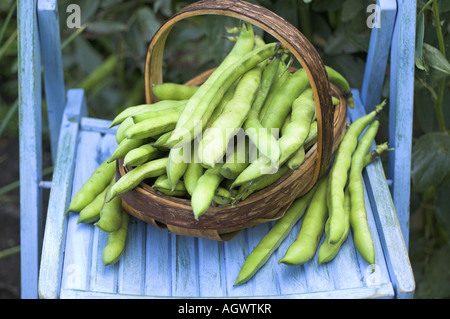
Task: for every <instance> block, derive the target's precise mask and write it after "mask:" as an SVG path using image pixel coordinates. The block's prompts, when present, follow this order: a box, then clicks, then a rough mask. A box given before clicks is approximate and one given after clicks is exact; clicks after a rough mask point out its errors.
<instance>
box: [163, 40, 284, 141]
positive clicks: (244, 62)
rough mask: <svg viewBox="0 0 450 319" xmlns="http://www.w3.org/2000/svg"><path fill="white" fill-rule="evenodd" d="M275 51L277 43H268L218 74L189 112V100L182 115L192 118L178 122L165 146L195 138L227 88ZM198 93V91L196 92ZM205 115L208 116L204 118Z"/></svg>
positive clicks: (190, 100)
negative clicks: (188, 113)
mask: <svg viewBox="0 0 450 319" xmlns="http://www.w3.org/2000/svg"><path fill="white" fill-rule="evenodd" d="M277 49H278V44H277V43H270V44H267V45H265V46H263V47H261V48H258V49H255V50H252V51H251V52H249V53H248V54H246V55H244V56H243V57H241V59H239V60H238V61H237V62H236V63H235V64H233V65H232V66H231V67H229V68H228V69H226V70H225V71H223V73H221V74H220V76H219V77H218V78H217V80H216V81H215V82H214V83H213V84H214V85H213V86H212V87H211V88H209V89H208V90H207V92H205V94H204V95H202V96H201V100H200V101H195V100H194V101H195V103H196V107H195V109H194V110H189V109H190V103H191V102H192V101H193V98H194V96H193V97H192V98H191V99H189V101H188V104H187V105H186V107H185V109H184V111H183V114H184V113H185V112H186V110H188V111H189V112H191V114H192V116H190V117H189V120H188V121H186V122H182V121H178V123H177V126H176V128H175V130H174V132H173V134H172V136H171V137H170V139H169V141H167V143H166V144H168V146H169V147H173V146H174V145H176V144H178V143H180V142H182V141H188V140H192V139H193V138H195V136H197V135H198V134H199V133H200V132H201V131H200V132H196V130H195V129H196V127H197V126H198V125H199V122H201V123H200V124H201V125H202V129H203V128H204V127H205V126H206V123H207V120H208V119H209V117H210V114H211V113H212V112H213V110H214V108H215V107H216V106H217V104H218V103H219V102H220V99H221V98H222V97H223V95H224V93H225V92H226V91H227V90H228V88H229V87H230V86H231V85H232V84H233V83H234V82H235V81H236V80H237V79H239V78H240V77H241V76H242V75H243V74H245V73H246V72H248V71H249V70H251V69H252V68H254V67H255V66H256V65H258V64H259V63H260V62H262V61H264V60H265V59H267V58H269V57H270V56H272V55H274V54H275V53H276V50H277ZM205 83H206V82H205ZM202 86H203V85H202ZM199 91H200V89H199V90H198V91H197V92H199ZM205 114H209V116H205ZM180 118H181V117H180Z"/></svg>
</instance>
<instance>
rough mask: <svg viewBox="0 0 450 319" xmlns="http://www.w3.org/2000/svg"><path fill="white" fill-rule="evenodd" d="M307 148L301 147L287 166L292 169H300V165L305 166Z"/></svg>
mask: <svg viewBox="0 0 450 319" xmlns="http://www.w3.org/2000/svg"><path fill="white" fill-rule="evenodd" d="M305 155H306V153H305V148H304V147H303V145H302V146H300V148H299V149H298V150H297V151H296V152H295V153H294V154H293V155H292V156H291V157H290V158H289V159H288V161H287V163H286V166H287V167H289V168H290V169H296V168H299V167H300V165H302V164H303V161H304V160H305Z"/></svg>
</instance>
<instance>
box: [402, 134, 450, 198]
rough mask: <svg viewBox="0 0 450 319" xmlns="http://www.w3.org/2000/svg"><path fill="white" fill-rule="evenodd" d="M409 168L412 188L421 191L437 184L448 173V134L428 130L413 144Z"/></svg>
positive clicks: (449, 136)
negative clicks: (411, 160) (428, 131)
mask: <svg viewBox="0 0 450 319" xmlns="http://www.w3.org/2000/svg"><path fill="white" fill-rule="evenodd" d="M412 157H413V158H414V160H413V163H412V168H411V170H412V171H411V173H412V182H413V183H412V185H413V190H414V191H416V192H423V191H425V190H426V189H427V188H428V187H431V186H438V185H439V184H441V182H442V181H443V180H444V178H445V177H446V175H447V174H449V173H450V135H448V134H446V133H440V132H430V133H427V134H424V135H422V136H421V137H419V138H418V139H417V141H416V142H415V143H414V145H413V151H412Z"/></svg>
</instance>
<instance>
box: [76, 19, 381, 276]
mask: <svg viewBox="0 0 450 319" xmlns="http://www.w3.org/2000/svg"><path fill="white" fill-rule="evenodd" d="M227 30H228V32H230V33H233V35H232V36H230V37H227V39H228V40H230V39H231V40H232V41H233V42H234V44H233V48H232V50H231V51H230V52H229V53H228V54H227V56H226V57H225V59H224V60H223V61H222V62H221V63H220V64H219V66H218V67H217V68H216V69H215V70H214V71H213V72H212V73H211V75H210V76H209V77H208V78H207V79H206V80H205V82H204V83H202V84H201V85H198V86H187V85H184V84H178V83H161V84H157V85H154V86H153V88H152V89H153V93H154V95H155V96H156V97H157V98H158V99H159V101H158V102H154V103H151V104H142V105H136V106H130V107H127V108H125V109H124V110H123V111H122V112H120V113H119V114H118V115H117V116H116V117H115V118H114V119H113V121H112V123H111V127H117V131H116V135H115V136H116V140H117V143H118V145H117V147H116V149H115V150H114V152H113V154H111V156H110V157H109V158H108V159H107V160H105V161H104V162H103V163H102V164H101V165H100V166H99V167H98V168H97V169H96V171H95V172H94V173H93V174H92V175H91V176H90V178H89V179H88V180H87V181H86V183H85V184H84V185H83V186H82V187H81V189H80V190H79V191H78V192H77V193H76V194H75V195H74V197H73V199H72V201H71V203H70V205H69V208H68V211H72V212H79V220H78V222H79V223H93V224H94V225H95V226H96V227H98V228H99V229H100V230H102V231H105V232H107V233H108V240H107V244H106V247H105V248H104V255H103V260H104V264H105V265H110V264H113V263H115V262H116V261H117V260H119V258H120V256H121V255H122V253H123V250H124V248H125V241H126V236H127V226H128V214H127V213H126V212H124V211H123V209H122V206H121V197H120V195H122V194H124V193H126V192H128V191H130V190H132V189H134V188H135V187H136V186H138V185H139V184H140V183H141V182H143V181H144V182H146V183H147V184H148V185H150V186H152V187H153V188H154V189H155V190H157V191H159V192H161V193H163V194H166V195H169V196H174V197H182V198H186V199H189V200H190V202H191V206H192V211H193V215H194V217H195V219H199V218H200V217H201V215H203V214H205V213H206V212H207V210H208V208H209V207H211V206H219V207H220V206H221V205H236V204H237V203H238V202H240V201H243V200H245V199H246V198H247V197H248V196H250V195H251V194H253V193H255V192H257V191H260V190H263V189H264V188H266V187H268V186H269V185H271V184H273V183H275V182H276V181H277V180H279V179H280V178H281V177H282V176H283V175H285V174H286V173H287V172H288V171H289V170H292V169H296V168H298V167H299V166H300V165H301V164H302V162H303V160H304V157H305V153H306V152H307V150H308V149H309V148H310V147H311V146H312V145H313V144H314V143H315V142H316V140H317V120H316V109H315V102H314V97H313V92H312V89H311V86H310V83H309V80H308V77H307V74H306V72H305V70H304V69H303V68H300V69H298V70H295V71H293V72H290V71H289V67H290V64H291V62H292V58H291V59H289V56H290V54H289V52H288V51H287V50H286V49H284V48H283V47H282V46H281V45H280V43H276V42H273V43H265V42H264V41H263V40H262V39H261V38H260V37H258V36H257V35H255V33H254V30H253V27H252V25H251V24H249V23H244V24H243V25H242V27H241V28H238V29H227ZM325 68H326V71H327V74H328V78H329V80H330V81H331V82H333V83H335V84H336V85H337V86H339V87H340V88H341V89H342V91H343V92H345V94H347V95H346V96H347V103H348V105H349V107H353V100H352V98H351V94H350V86H349V84H348V82H347V81H346V79H345V78H344V77H343V76H342V75H341V74H339V73H338V72H336V71H335V70H333V69H332V68H330V67H328V66H326V67H325ZM337 103H339V100H338V99H337V98H335V97H333V104H334V105H336V104H337ZM377 111H378V110H377ZM375 114H376V112H375V113H374V114H372V115H370V116H371V117H370V118H369V117H367V120H365V121H364V122H363V119H361V120H358V121H356V122H355V123H353V124H352V125H351V126H350V128H349V129H348V132H347V133H346V135H345V137H344V139H343V141H342V143H341V146H340V147H339V149H338V151H337V154H336V159H335V161H334V163H335V164H334V165H333V168H332V169H331V171H330V174H329V178H327V180H328V182H324V181H321V182H320V183H318V184H317V185H316V186H315V188H314V191H310V192H309V193H308V194H307V195H305V196H304V197H302V198H301V199H298V200H297V201H296V202H295V203H294V204H293V205H292V206H291V207H290V208H289V211H288V212H287V213H286V215H285V216H284V217H283V218H282V219H281V220H280V221H279V223H277V225H282V224H286V219H289V218H290V219H291V221H288V222H287V223H288V224H289V225H290V226H275V227H274V229H275V230H271V231H270V234H271V233H273V232H276V229H278V228H280V227H281V228H283V229H282V230H281V232H282V233H283V234H282V235H281V236H285V235H286V232H287V231H288V229H289V227H292V223H293V222H294V221H297V220H298V219H299V217H300V215H299V214H298V211H299V208H298V207H300V208H301V209H300V210H304V209H305V208H306V206H307V204H308V203H309V201H310V200H311V198H312V197H313V195H314V198H313V201H312V203H311V205H310V207H315V208H314V210H313V211H314V214H313V215H314V216H312V217H314V218H311V223H317V219H318V218H319V217H320V223H324V220H325V216H326V214H327V212H328V211H329V212H330V218H329V220H330V222H329V223H327V226H326V227H325V231H326V232H327V236H330V240H331V241H330V242H329V245H330V247H329V248H327V249H328V250H333V249H335V247H336V246H337V245H338V244H339V242H341V241H342V240H343V239H344V237H345V235H344V233H346V231H348V227H346V222H347V221H348V219H349V218H348V217H346V209H344V208H346V207H347V206H344V203H347V198H350V197H348V196H344V191H343V190H344V187H345V186H346V180H347V171H348V170H349V167H350V162H349V161H350V160H351V161H352V163H351V164H352V165H351V167H352V172H351V173H350V177H349V178H350V183H349V185H348V187H347V188H346V189H349V191H346V192H345V194H348V193H350V192H354V193H356V192H360V191H361V190H360V188H358V185H359V183H360V174H361V170H362V167H363V165H364V163H363V162H362V161H361V158H364V156H366V155H367V156H369V153H368V149H366V148H367V147H365V148H364V149H362V150H360V152H359V153H358V156H357V157H356V159H355V163H353V158H355V156H356V152H355V155H354V157H353V158H352V157H351V154H352V153H353V152H352V150H353V149H354V148H355V145H356V144H355V143H356V142H357V138H358V137H359V134H358V132H362V130H363V126H364V124H366V123H368V122H369V121H370V119H372V120H373V118H374V117H375ZM357 122H358V123H361V124H360V125H359V126H358V127H357V128H354V127H355V124H356V123H357ZM241 132H243V133H244V134H241ZM371 132H372V130H371ZM367 139H369V138H367ZM372 140H373V138H372ZM360 144H361V142H360ZM230 145H233V147H230ZM234 145H236V146H235V147H234ZM368 146H370V143H369V144H368ZM341 148H344V150H343V151H341ZM358 149H359V147H358ZM380 149H382V148H380ZM349 155H350V157H349ZM119 159H121V160H123V165H124V166H127V167H130V168H131V169H129V170H128V171H127V173H126V174H125V175H123V176H122V177H121V178H120V179H118V180H117V181H116V179H115V172H116V161H117V160H119ZM353 168H354V170H355V172H353ZM344 175H345V176H344ZM324 185H325V186H324ZM327 185H328V186H327ZM354 198H356V197H355V196H353V194H352V196H351V199H352V203H351V204H352V206H351V207H357V204H359V206H361V207H360V209H361V208H362V206H363V205H361V202H360V201H357V200H356V199H355V200H354ZM344 199H345V200H344ZM313 203H316V204H314V205H313ZM327 207H329V209H327ZM355 209H356V208H355ZM310 210H311V209H310ZM291 211H297V213H296V216H295V217H289V216H291V215H292V213H290V212H291ZM363 215H364V214H363V212H362V211H360V212H358V214H357V216H358V217H355V218H352V217H351V218H350V220H351V221H352V225H353V223H354V224H355V225H357V224H358V225H360V227H357V226H353V227H354V229H355V230H357V229H360V232H358V236H357V237H356V236H355V239H356V238H358V241H359V242H361V244H360V246H362V245H363V243H365V242H366V235H367V232H366V230H365V228H364V225H363V222H362V221H363V217H364V216H363ZM306 217H308V214H307V216H306ZM306 217H305V219H306ZM308 219H309V217H308ZM353 220H355V221H353ZM304 224H305V225H307V224H308V223H304ZM305 227H306V226H305ZM317 227H318V226H317ZM303 228H304V227H302V229H303ZM305 231H306V230H305ZM316 231H318V230H316ZM270 234H268V235H267V236H268V237H269V239H264V240H263V241H262V243H264V242H265V241H271V239H270ZM355 234H356V231H355ZM278 235H280V234H278ZM303 237H304V236H299V243H296V244H295V245H300V246H302V245H303V244H302V239H301V238H303ZM276 242H277V243H279V240H277V241H276ZM274 249H276V247H275V246H273V247H272V248H271V250H274ZM297 250H298V248H296V249H294V248H293V251H297ZM257 252H258V249H255V252H253V253H252V255H251V256H249V260H252V259H254V257H253V256H254V255H255V254H256V255H258V253H257ZM369 254H370V253H369ZM266 255H267V254H266ZM291 255H297V254H291V253H290V251H288V252H287V254H286V256H285V257H284V258H283V260H282V262H284V263H288V264H292V263H298V262H299V260H298V258H299V257H293V256H291ZM261 257H262V259H261V260H260V262H259V264H258V265H259V266H257V267H256V268H258V267H261V266H262V264H263V263H264V260H265V259H266V258H268V256H259V255H258V256H257V258H261ZM247 264H248V263H247V262H246V265H244V267H243V270H244V269H248V268H249V267H248V266H247ZM256 268H255V269H256ZM256 270H257V269H256ZM256 270H255V271H256ZM240 282H243V280H240Z"/></svg>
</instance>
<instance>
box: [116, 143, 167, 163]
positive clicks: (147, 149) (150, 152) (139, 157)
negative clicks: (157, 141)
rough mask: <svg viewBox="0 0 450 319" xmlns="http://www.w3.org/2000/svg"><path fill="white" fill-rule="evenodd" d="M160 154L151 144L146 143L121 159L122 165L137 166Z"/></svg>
mask: <svg viewBox="0 0 450 319" xmlns="http://www.w3.org/2000/svg"><path fill="white" fill-rule="evenodd" d="M162 154H163V152H162V151H160V150H159V149H157V148H156V147H154V146H153V145H152V144H151V143H147V144H144V145H141V146H139V147H137V148H135V149H132V150H130V151H129V152H128V153H127V154H126V155H125V157H124V159H123V165H124V166H139V165H141V164H144V163H146V162H148V161H151V160H153V159H156V158H158V157H159V156H161V155H162Z"/></svg>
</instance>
